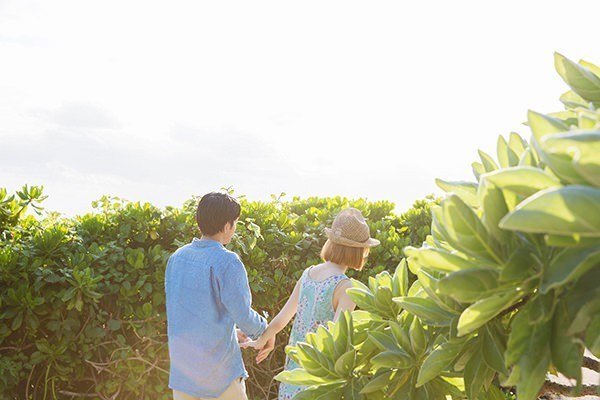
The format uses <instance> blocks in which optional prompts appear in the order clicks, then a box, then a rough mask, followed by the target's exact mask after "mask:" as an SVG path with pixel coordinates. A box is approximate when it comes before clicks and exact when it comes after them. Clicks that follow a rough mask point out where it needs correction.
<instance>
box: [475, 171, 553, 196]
mask: <svg viewBox="0 0 600 400" xmlns="http://www.w3.org/2000/svg"><path fill="white" fill-rule="evenodd" d="M481 179H482V180H486V181H489V182H491V183H493V184H494V185H496V186H497V187H499V188H501V189H502V190H508V191H511V192H514V193H516V194H518V195H519V196H522V197H529V196H531V195H532V194H534V193H536V192H538V191H540V190H544V189H548V188H551V187H554V186H560V182H559V181H558V180H557V179H556V178H555V177H553V176H552V175H550V174H548V173H547V172H545V171H543V170H541V169H539V168H534V167H525V166H521V167H512V168H503V169H501V170H498V171H494V172H490V173H488V174H485V175H482V176H481Z"/></svg>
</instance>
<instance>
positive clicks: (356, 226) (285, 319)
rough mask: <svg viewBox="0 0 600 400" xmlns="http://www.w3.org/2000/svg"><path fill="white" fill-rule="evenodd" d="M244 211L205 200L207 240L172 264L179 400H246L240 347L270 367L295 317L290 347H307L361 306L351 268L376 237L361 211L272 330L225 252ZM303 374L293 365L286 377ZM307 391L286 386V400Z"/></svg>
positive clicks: (170, 323)
mask: <svg viewBox="0 0 600 400" xmlns="http://www.w3.org/2000/svg"><path fill="white" fill-rule="evenodd" d="M240 212H241V207H240V204H239V203H238V201H237V200H236V199H234V198H233V197H231V196H229V195H227V194H223V193H209V194H207V195H205V196H203V197H202V199H201V200H200V202H199V204H198V209H197V211H196V221H197V223H198V227H199V228H200V232H201V233H202V238H201V239H197V238H194V240H193V241H192V242H191V243H190V244H188V245H185V246H183V247H181V248H179V249H178V250H177V251H176V252H175V253H173V255H171V257H170V258H169V261H168V263H167V270H166V276H165V290H166V303H167V328H168V329H167V334H168V342H169V356H170V361H171V370H170V378H169V387H170V388H171V389H172V390H173V397H174V399H175V400H195V399H222V400H225V399H232V400H247V396H246V386H245V383H244V379H245V378H247V377H248V373H247V372H246V369H245V368H244V363H243V361H242V355H241V350H240V346H242V347H254V348H256V349H257V350H258V354H257V356H256V360H257V362H261V361H263V360H264V359H265V358H267V357H268V355H269V353H270V352H271V351H272V350H273V348H274V347H275V335H276V334H277V333H278V332H279V331H281V330H282V329H283V328H284V327H285V326H286V325H287V324H288V323H289V322H290V320H291V319H292V318H293V317H294V315H296V318H295V320H294V325H293V328H292V333H291V336H290V344H291V345H294V344H296V342H298V341H303V340H304V338H305V336H306V334H307V333H308V332H314V331H316V330H317V328H318V326H319V325H326V324H327V321H335V320H337V318H338V317H339V315H340V314H341V313H342V312H343V311H344V310H353V309H354V307H355V304H354V303H353V302H352V300H350V298H349V297H348V295H347V294H346V289H347V288H349V287H351V282H350V280H349V279H348V277H346V275H345V272H346V270H347V269H348V268H352V269H358V270H360V269H361V268H362V267H363V265H364V262H365V259H366V257H367V255H368V253H369V248H370V247H372V246H376V245H377V244H379V241H378V240H376V239H372V238H371V237H370V232H369V227H368V226H367V224H366V222H365V220H364V218H363V216H362V215H361V213H360V211H358V210H356V209H353V208H348V209H346V210H343V211H341V212H340V213H339V214H338V215H337V216H336V217H335V220H334V222H333V226H332V228H331V229H325V233H326V235H327V238H328V240H327V241H326V242H325V245H324V246H323V249H322V250H321V258H322V259H323V263H322V264H319V265H315V266H312V267H310V268H308V269H306V270H305V271H304V273H303V274H302V277H301V278H300V280H299V281H298V282H297V283H296V286H295V287H294V290H293V292H292V294H291V296H290V298H289V300H288V301H287V303H286V304H285V306H284V307H283V308H282V309H281V311H280V312H279V314H277V316H276V317H275V318H273V320H272V321H271V323H269V324H267V321H266V320H265V318H263V317H262V316H260V315H259V314H258V313H257V312H256V311H254V310H253V309H252V295H251V293H250V287H249V285H248V276H247V273H246V269H245V268H244V265H243V264H242V262H241V260H240V258H239V256H238V255H237V254H235V253H233V252H231V251H229V250H227V249H226V248H225V247H224V245H226V244H228V243H229V242H230V241H231V238H232V236H233V234H234V233H235V228H236V223H237V221H238V218H239V216H240ZM298 367H299V366H298V365H297V364H296V363H294V362H293V361H292V360H290V359H289V358H288V359H287V361H286V365H285V369H286V370H291V369H294V368H298ZM302 389H303V388H302V387H298V386H293V385H288V384H285V383H282V384H281V385H280V387H279V399H286V400H287V399H292V398H293V397H294V395H296V394H297V393H298V392H300V391H302Z"/></svg>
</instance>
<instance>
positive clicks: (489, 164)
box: [478, 150, 498, 172]
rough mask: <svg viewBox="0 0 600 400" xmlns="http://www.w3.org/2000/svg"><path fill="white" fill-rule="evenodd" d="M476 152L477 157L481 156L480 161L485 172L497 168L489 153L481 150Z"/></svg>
mask: <svg viewBox="0 0 600 400" xmlns="http://www.w3.org/2000/svg"><path fill="white" fill-rule="evenodd" d="M478 153H479V158H481V163H482V164H483V167H484V168H485V172H492V171H494V170H497V169H498V164H496V161H494V159H493V158H492V157H491V156H490V155H489V154H487V153H486V152H485V151H483V150H479V151H478Z"/></svg>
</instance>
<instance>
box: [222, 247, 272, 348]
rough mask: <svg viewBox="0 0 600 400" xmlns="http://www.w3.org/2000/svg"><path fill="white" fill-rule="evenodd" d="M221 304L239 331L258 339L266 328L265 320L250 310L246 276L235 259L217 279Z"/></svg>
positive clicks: (240, 262)
mask: <svg viewBox="0 0 600 400" xmlns="http://www.w3.org/2000/svg"><path fill="white" fill-rule="evenodd" d="M218 281H219V289H220V290H219V293H220V297H221V303H222V304H223V305H224V306H225V308H226V309H227V312H228V313H229V315H230V316H231V318H232V319H233V322H234V323H235V324H236V325H237V327H238V328H239V329H241V330H242V332H244V333H245V334H246V335H248V336H249V337H250V338H252V339H258V337H260V335H261V334H262V333H263V332H264V331H265V329H266V328H267V320H266V319H265V318H264V317H262V316H261V315H259V314H258V313H257V312H256V311H254V310H253V309H252V294H251V293H250V285H249V284H248V274H247V273H246V269H245V268H244V264H242V261H241V260H240V259H239V258H237V257H235V258H234V259H232V260H231V261H230V262H229V264H228V265H227V267H226V268H223V270H222V273H221V274H220V276H219V277H218Z"/></svg>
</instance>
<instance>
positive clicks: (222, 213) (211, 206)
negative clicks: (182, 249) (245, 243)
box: [196, 192, 242, 236]
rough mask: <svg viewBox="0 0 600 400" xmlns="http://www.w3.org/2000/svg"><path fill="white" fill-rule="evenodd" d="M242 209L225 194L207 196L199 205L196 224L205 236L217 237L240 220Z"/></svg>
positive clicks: (234, 200)
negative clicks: (226, 226) (228, 226)
mask: <svg viewBox="0 0 600 400" xmlns="http://www.w3.org/2000/svg"><path fill="white" fill-rule="evenodd" d="M241 210H242V207H241V206H240V203H239V202H238V201H237V200H236V199H235V198H233V197H231V196H230V195H228V194H225V193H217V192H212V193H208V194H205V195H204V196H202V199H200V202H199V203H198V209H197V210H196V222H197V223H198V227H199V228H200V232H202V234H203V235H209V236H212V235H215V234H217V233H219V232H221V231H222V230H223V228H225V225H226V224H228V223H233V222H234V221H235V220H236V219H238V218H239V216H240V212H241Z"/></svg>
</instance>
